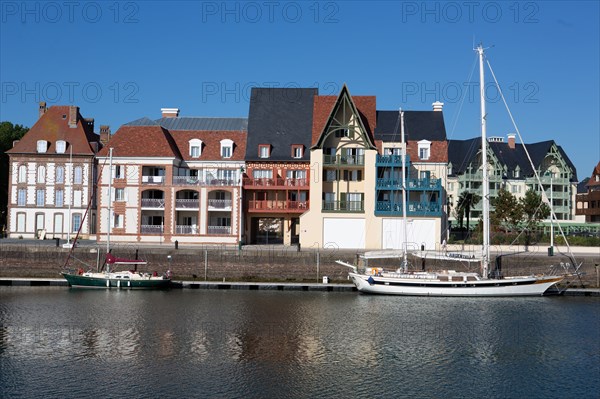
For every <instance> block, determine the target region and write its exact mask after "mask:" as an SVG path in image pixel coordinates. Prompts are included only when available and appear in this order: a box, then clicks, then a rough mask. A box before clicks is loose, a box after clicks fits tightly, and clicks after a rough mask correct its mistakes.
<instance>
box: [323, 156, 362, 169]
mask: <svg viewBox="0 0 600 399" xmlns="http://www.w3.org/2000/svg"><path fill="white" fill-rule="evenodd" d="M323 165H324V166H345V167H348V166H364V165H365V156H364V155H323Z"/></svg>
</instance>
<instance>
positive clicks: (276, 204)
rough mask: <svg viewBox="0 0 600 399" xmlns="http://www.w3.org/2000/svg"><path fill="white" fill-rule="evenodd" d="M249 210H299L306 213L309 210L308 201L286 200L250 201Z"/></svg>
mask: <svg viewBox="0 0 600 399" xmlns="http://www.w3.org/2000/svg"><path fill="white" fill-rule="evenodd" d="M248 209H249V210H263V211H283V210H286V211H290V210H297V211H302V212H304V211H305V210H307V209H308V201H286V200H261V201H248Z"/></svg>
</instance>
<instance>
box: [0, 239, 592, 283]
mask: <svg viewBox="0 0 600 399" xmlns="http://www.w3.org/2000/svg"><path fill="white" fill-rule="evenodd" d="M136 250H137V252H138V255H139V258H140V259H144V260H146V261H147V262H148V264H147V265H142V266H139V269H140V270H143V271H148V272H153V271H156V272H158V273H163V272H165V271H166V270H168V269H171V270H172V272H173V274H174V279H175V280H189V281H204V280H207V281H223V279H225V280H226V281H248V282H253V281H278V282H320V281H321V279H322V277H323V276H328V277H329V279H330V281H332V282H339V283H341V282H348V280H347V272H348V269H347V268H345V267H343V266H340V265H338V264H336V263H335V261H336V260H338V259H340V260H343V261H346V262H348V263H355V261H356V260H357V252H356V251H354V250H339V249H320V250H316V249H303V250H302V251H297V250H296V249H295V247H294V248H290V247H285V246H265V247H244V248H243V249H241V250H240V249H238V248H237V247H236V248H232V247H218V246H217V247H202V248H193V249H191V248H180V249H174V248H173V247H170V248H166V247H162V248H160V247H143V246H140V247H134V246H132V245H121V246H116V247H115V248H113V251H112V252H113V254H114V255H115V256H118V257H124V258H134V257H135V253H136ZM97 251H98V248H97V247H95V246H82V247H78V248H76V249H74V251H73V255H72V257H71V258H70V262H69V264H68V268H70V269H78V268H82V269H84V270H89V269H95V268H96V263H97V259H98V258H101V259H100V263H102V260H103V255H102V254H103V248H100V254H101V256H100V257H98V253H97ZM68 255H69V249H64V248H62V247H54V246H49V245H20V244H1V243H0V277H41V278H55V277H58V275H59V272H60V271H61V270H63V268H64V266H65V261H66V260H67V258H68ZM503 255H509V254H506V253H504V254H503ZM169 257H170V258H169ZM492 258H494V256H492ZM409 261H410V262H411V268H412V269H413V270H421V268H422V266H423V264H422V260H421V259H417V258H413V259H409ZM576 261H577V262H581V263H582V266H581V269H580V270H581V271H582V272H583V273H585V274H584V276H583V277H582V281H581V282H579V279H576V278H574V277H570V278H567V279H566V281H570V282H573V285H572V286H573V287H585V288H598V283H597V281H598V273H599V269H598V267H597V265H598V264H600V255H599V254H596V253H592V254H585V255H582V256H581V257H576ZM561 262H562V263H567V262H570V263H572V261H571V260H570V259H568V258H567V257H566V256H563V255H560V254H558V255H555V256H552V257H549V256H547V254H545V253H540V252H523V253H516V254H510V255H509V256H503V257H502V270H503V272H504V274H505V275H519V274H531V273H546V274H549V273H562V271H563V269H562V268H561V267H560V263H561ZM397 264H398V265H399V263H398V262H397ZM371 265H372V266H383V264H382V261H381V260H379V261H378V263H376V264H374V263H371ZM388 265H389V264H388ZM393 266H394V267H395V265H393ZM425 267H426V268H427V269H428V270H432V269H455V270H459V271H478V268H479V265H478V264H477V263H470V264H467V263H464V264H463V263H456V264H454V263H453V264H451V265H449V264H447V263H445V264H442V263H436V261H432V260H427V261H426V262H425ZM571 270H572V269H571Z"/></svg>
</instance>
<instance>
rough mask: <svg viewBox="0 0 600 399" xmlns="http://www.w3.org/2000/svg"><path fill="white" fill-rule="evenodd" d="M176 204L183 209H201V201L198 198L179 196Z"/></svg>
mask: <svg viewBox="0 0 600 399" xmlns="http://www.w3.org/2000/svg"><path fill="white" fill-rule="evenodd" d="M175 206H176V207H177V208H183V209H199V208H200V201H199V200H198V199H182V198H177V199H176V200H175Z"/></svg>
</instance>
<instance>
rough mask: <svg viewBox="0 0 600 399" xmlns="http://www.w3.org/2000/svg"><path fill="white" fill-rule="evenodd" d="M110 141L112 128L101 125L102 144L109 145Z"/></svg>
mask: <svg viewBox="0 0 600 399" xmlns="http://www.w3.org/2000/svg"><path fill="white" fill-rule="evenodd" d="M109 141H110V126H108V125H100V143H102V145H103V146H106V145H108V142H109Z"/></svg>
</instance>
